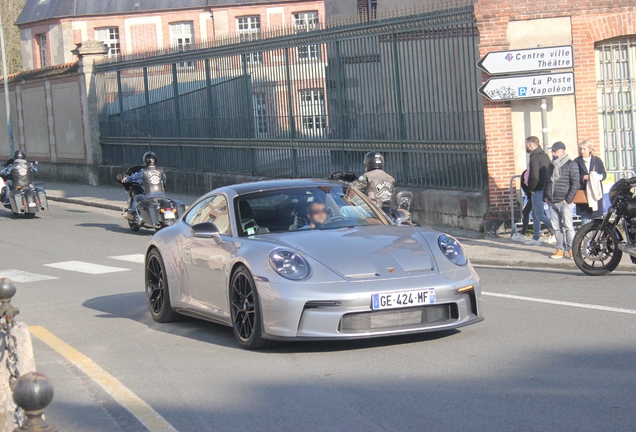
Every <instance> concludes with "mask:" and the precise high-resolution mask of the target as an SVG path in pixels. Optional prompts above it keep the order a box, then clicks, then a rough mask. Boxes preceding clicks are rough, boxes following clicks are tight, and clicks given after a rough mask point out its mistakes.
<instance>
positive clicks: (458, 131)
mask: <svg viewBox="0 0 636 432" xmlns="http://www.w3.org/2000/svg"><path fill="white" fill-rule="evenodd" d="M244 39H247V40H245V41H244V42H241V43H234V44H229V45H225V46H214V47H210V48H204V49H198V50H191V51H187V52H176V53H175V52H171V53H169V54H165V55H160V56H156V57H152V58H137V59H128V60H121V61H118V62H109V63H104V64H100V65H97V66H96V70H97V72H98V75H97V84H98V96H99V100H100V109H101V121H100V128H101V144H102V150H103V159H104V162H105V163H112V164H120V163H124V164H125V163H131V164H133V163H137V162H138V161H139V160H140V157H141V155H142V154H143V152H144V151H146V150H147V149H153V151H155V152H157V154H158V156H159V158H160V160H161V164H162V165H164V166H172V167H177V168H182V169H199V170H209V171H217V172H235V173H242V174H255V175H266V176H273V177H324V176H326V175H327V174H329V172H331V171H335V170H338V169H351V170H354V171H357V172H361V170H362V166H361V161H362V157H363V155H364V153H365V152H366V151H369V150H379V151H382V152H384V153H386V159H387V165H388V166H387V170H389V171H390V172H391V173H392V174H394V175H395V177H396V179H397V180H398V182H399V183H400V184H402V185H407V186H426V187H438V188H451V189H464V190H483V189H485V188H487V174H486V157H485V138H484V132H483V109H482V107H481V100H480V98H479V96H478V93H477V89H478V87H479V84H480V75H479V73H478V72H477V69H476V67H475V63H476V60H477V57H478V52H477V43H478V34H477V30H476V27H475V19H474V15H473V9H472V6H466V7H460V8H455V9H451V10H445V11H437V12H431V13H425V14H420V15H414V16H408V17H400V18H392V19H387V20H379V21H372V22H365V23H358V24H355V25H349V26H341V27H337V28H326V29H320V30H312V29H307V28H304V29H302V31H301V30H299V31H298V32H296V33H295V34H286V35H284V36H275V37H269V38H259V37H255V38H252V39H253V40H250V38H244Z"/></svg>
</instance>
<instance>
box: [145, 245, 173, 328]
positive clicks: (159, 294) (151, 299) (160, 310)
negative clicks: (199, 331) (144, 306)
mask: <svg viewBox="0 0 636 432" xmlns="http://www.w3.org/2000/svg"><path fill="white" fill-rule="evenodd" d="M146 299H147V300H148V309H149V310H150V315H151V316H152V319H153V320H155V321H156V322H159V323H166V322H171V321H175V320H176V319H177V318H178V317H179V315H178V314H177V313H176V312H175V311H174V310H173V309H172V305H171V304H170V291H169V290H168V279H167V275H166V269H165V266H164V264H163V259H161V255H160V254H159V251H158V250H157V249H153V250H152V251H151V252H150V253H149V254H148V257H147V258H146Z"/></svg>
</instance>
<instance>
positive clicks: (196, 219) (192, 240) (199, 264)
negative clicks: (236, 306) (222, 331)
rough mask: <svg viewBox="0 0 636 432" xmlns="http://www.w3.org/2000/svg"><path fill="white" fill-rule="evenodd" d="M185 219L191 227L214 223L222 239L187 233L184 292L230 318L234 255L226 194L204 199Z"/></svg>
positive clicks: (183, 248) (184, 241) (184, 242)
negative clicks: (227, 271)
mask: <svg viewBox="0 0 636 432" xmlns="http://www.w3.org/2000/svg"><path fill="white" fill-rule="evenodd" d="M184 221H185V222H186V223H187V224H188V225H190V226H192V225H196V224H199V223H204V222H213V223H214V224H215V225H216V226H217V227H218V228H219V232H220V233H221V238H222V240H223V241H222V242H221V243H220V244H216V242H215V241H214V239H210V238H199V237H194V236H193V235H192V233H189V234H188V235H187V236H186V238H185V239H184V240H183V243H182V249H181V250H182V253H183V262H184V263H185V272H186V277H187V280H188V283H187V284H186V285H187V286H186V287H184V291H185V292H186V294H188V295H190V296H191V297H192V299H194V300H196V302H198V303H200V304H199V306H202V307H204V308H205V309H208V310H209V312H211V313H213V314H215V315H220V316H224V317H228V316H229V307H228V300H227V299H228V294H227V292H228V281H227V278H226V274H225V268H226V265H227V263H228V261H229V259H230V256H231V255H232V249H233V241H232V224H231V221H230V213H229V207H228V202H227V199H226V197H225V196H224V195H213V196H211V197H209V198H207V199H205V200H203V201H202V202H200V203H199V204H197V205H196V206H195V207H193V208H192V209H191V210H190V211H189V212H188V214H187V215H186V217H185V218H184Z"/></svg>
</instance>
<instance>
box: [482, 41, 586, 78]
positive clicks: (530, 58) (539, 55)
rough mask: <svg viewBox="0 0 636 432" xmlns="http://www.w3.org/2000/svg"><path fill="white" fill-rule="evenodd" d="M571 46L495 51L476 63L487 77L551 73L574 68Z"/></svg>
mask: <svg viewBox="0 0 636 432" xmlns="http://www.w3.org/2000/svg"><path fill="white" fill-rule="evenodd" d="M572 51H573V50H572V46H570V45H565V46H557V47H549V48H531V49H522V50H512V51H495V52H490V53H488V54H486V56H485V57H484V58H482V59H481V60H479V62H477V67H479V68H480V69H481V70H483V71H484V72H486V73H487V74H489V75H501V74H512V73H523V72H537V71H551V70H553V69H567V68H572V67H574V55H573V54H572Z"/></svg>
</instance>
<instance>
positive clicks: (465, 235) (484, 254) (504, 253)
mask: <svg viewBox="0 0 636 432" xmlns="http://www.w3.org/2000/svg"><path fill="white" fill-rule="evenodd" d="M37 185H38V186H41V187H43V188H44V189H45V190H46V193H47V196H48V198H49V200H50V201H61V202H67V203H72V204H79V205H87V206H92V207H100V208H104V209H109V210H115V211H121V210H122V208H124V207H126V198H127V196H126V191H125V190H124V188H123V187H118V186H117V185H116V184H113V186H89V185H83V184H76V183H57V182H38V184H37ZM169 196H170V198H174V199H177V200H179V201H182V202H183V203H185V204H186V206H189V205H190V204H192V203H193V202H194V201H195V200H196V199H197V198H198V196H195V195H183V194H172V193H171V194H169ZM123 221H124V220H123V219H122V222H123ZM433 228H435V229H437V230H440V231H443V232H446V233H447V234H449V235H452V236H455V237H457V238H458V239H459V240H460V241H461V243H462V245H463V246H464V249H465V250H466V253H467V254H468V256H469V257H470V260H471V262H472V263H473V264H478V265H491V266H504V267H532V268H545V269H548V268H552V269H567V270H578V269H577V267H576V265H575V264H574V261H572V260H568V259H560V260H553V259H550V255H552V253H554V250H555V248H554V247H553V246H551V245H547V244H545V243H544V244H543V245H541V246H526V245H524V244H523V243H518V242H513V241H512V240H510V239H509V238H504V237H487V238H485V237H484V236H483V234H479V233H476V232H473V231H466V230H461V229H456V228H450V227H442V226H434V227H433ZM617 270H621V271H636V265H634V264H632V263H631V260H630V258H629V256H627V255H625V256H624V257H623V260H622V261H621V264H620V265H619V267H618V269H617Z"/></svg>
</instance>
